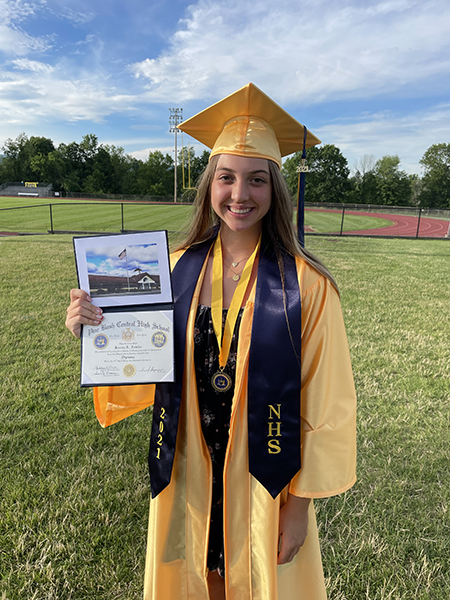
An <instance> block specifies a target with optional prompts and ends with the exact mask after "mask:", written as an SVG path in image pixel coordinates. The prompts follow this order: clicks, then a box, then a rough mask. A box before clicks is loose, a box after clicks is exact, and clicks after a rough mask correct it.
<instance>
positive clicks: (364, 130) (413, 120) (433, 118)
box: [315, 104, 450, 174]
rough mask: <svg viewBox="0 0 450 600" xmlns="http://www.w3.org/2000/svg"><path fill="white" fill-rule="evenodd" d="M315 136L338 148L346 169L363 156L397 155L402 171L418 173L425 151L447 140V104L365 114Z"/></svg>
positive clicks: (449, 108)
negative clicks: (397, 111) (414, 110)
mask: <svg viewBox="0 0 450 600" xmlns="http://www.w3.org/2000/svg"><path fill="white" fill-rule="evenodd" d="M315 133H317V135H318V136H319V137H320V138H321V139H322V140H324V141H325V143H330V144H335V145H336V146H338V147H339V149H340V150H341V152H342V154H343V155H344V156H345V157H346V158H347V160H348V162H349V166H350V167H353V166H354V164H355V162H356V161H357V160H359V159H360V158H361V157H362V156H364V155H367V154H373V155H374V157H375V158H376V159H378V158H381V157H382V156H385V155H386V154H390V155H394V154H397V155H398V156H399V157H400V160H401V168H402V169H404V170H405V171H407V172H408V173H417V174H420V172H421V166H420V164H419V160H420V159H421V158H422V156H423V154H424V152H425V150H427V148H429V147H430V146H431V145H432V144H438V143H440V142H446V143H448V140H449V139H450V104H441V105H438V106H435V107H433V108H430V109H427V110H424V111H418V112H415V113H410V114H406V115H402V116H400V115H396V114H393V113H389V112H388V113H379V114H373V115H365V116H364V117H361V118H358V119H355V120H353V119H352V120H351V121H350V120H348V121H347V122H345V121H341V122H335V123H331V124H330V125H326V126H324V127H321V128H319V129H318V130H317V131H315Z"/></svg>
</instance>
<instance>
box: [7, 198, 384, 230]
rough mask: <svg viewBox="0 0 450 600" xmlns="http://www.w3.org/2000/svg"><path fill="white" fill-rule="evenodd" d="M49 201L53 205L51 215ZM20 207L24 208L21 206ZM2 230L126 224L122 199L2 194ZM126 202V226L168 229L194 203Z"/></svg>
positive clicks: (348, 226) (355, 220)
mask: <svg viewBox="0 0 450 600" xmlns="http://www.w3.org/2000/svg"><path fill="white" fill-rule="evenodd" d="M49 203H51V204H52V209H51V216H50V208H49V206H48V205H49ZM17 207H22V208H20V209H18V208H17ZM24 207H27V208H24ZM1 208H5V209H12V208H14V210H0V231H4V232H11V233H13V232H22V233H46V232H47V231H49V230H50V229H51V223H53V230H56V231H71V232H73V231H88V232H118V231H120V229H121V227H122V213H121V210H122V209H121V203H120V202H94V201H92V202H86V201H76V200H75V201H74V200H72V199H68V200H64V199H61V200H59V199H55V201H54V202H53V201H50V200H47V199H42V200H39V199H38V200H36V199H30V198H20V199H18V198H8V197H6V198H2V197H0V209H1ZM174 208H175V207H174V206H170V205H169V206H167V205H162V206H158V205H154V204H142V203H124V208H123V210H124V229H128V230H136V229H141V230H142V229H168V230H169V231H177V230H179V228H180V227H182V226H183V224H184V223H185V222H186V220H187V219H188V217H189V215H190V212H191V207H190V206H177V207H176V208H175V210H174ZM305 224H306V225H309V226H310V227H312V228H313V230H314V231H316V232H318V233H334V232H339V231H340V229H341V214H339V213H330V212H320V211H306V213H305ZM387 225H389V221H386V220H384V219H377V218H376V217H365V216H359V215H346V216H345V221H344V229H343V230H344V231H355V230H358V229H361V230H363V229H373V228H376V227H386V226H387Z"/></svg>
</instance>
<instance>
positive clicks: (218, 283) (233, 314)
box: [211, 233, 261, 371]
mask: <svg viewBox="0 0 450 600" xmlns="http://www.w3.org/2000/svg"><path fill="white" fill-rule="evenodd" d="M260 245H261V237H260V239H259V240H258V243H257V244H256V247H255V249H254V250H253V253H252V255H251V256H250V258H249V259H248V260H247V262H246V263H245V267H244V270H243V271H242V275H241V278H240V279H239V283H238V284H237V286H236V289H235V290H234V293H233V297H232V298H231V303H230V307H229V309H228V312H227V318H226V320H225V327H224V330H223V335H222V312H223V265H222V243H221V240H220V233H219V235H218V236H217V239H216V241H215V243H214V249H213V279H212V288H211V317H212V322H213V327H214V333H215V334H216V338H217V345H218V347H219V370H220V371H223V370H224V368H225V366H226V364H227V361H228V355H229V354H230V348H231V340H232V338H233V332H234V327H235V325H236V319H237V317H238V314H239V309H240V308H241V305H242V301H243V299H244V295H245V292H246V290H247V287H248V284H249V282H250V277H251V274H252V270H253V265H254V264H255V259H256V255H257V253H258V250H259V248H260Z"/></svg>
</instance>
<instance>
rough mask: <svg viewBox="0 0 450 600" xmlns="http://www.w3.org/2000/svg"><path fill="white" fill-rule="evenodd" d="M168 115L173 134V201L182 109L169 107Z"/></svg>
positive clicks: (175, 189)
mask: <svg viewBox="0 0 450 600" xmlns="http://www.w3.org/2000/svg"><path fill="white" fill-rule="evenodd" d="M169 111H170V116H169V125H170V129H169V131H170V133H174V134H175V170H174V190H173V199H174V202H176V201H177V167H178V152H177V133H178V125H179V124H180V123H181V122H182V120H183V109H182V108H169Z"/></svg>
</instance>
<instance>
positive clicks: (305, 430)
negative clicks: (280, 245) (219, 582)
mask: <svg viewBox="0 0 450 600" xmlns="http://www.w3.org/2000/svg"><path fill="white" fill-rule="evenodd" d="M180 255H181V253H177V254H175V255H174V256H172V268H173V266H174V264H175V263H176V261H177V260H178V258H179V256H180ZM296 265H297V272H298V278H299V285H300V293H301V300H302V356H301V359H302V363H301V364H302V376H301V386H302V391H301V395H302V402H301V461H302V462H301V464H302V466H301V469H300V471H299V472H298V473H297V475H296V476H295V477H294V478H293V479H292V480H291V482H290V484H289V485H288V486H286V488H285V489H284V490H283V492H282V493H281V494H279V495H278V496H277V497H276V498H275V499H273V498H272V497H271V495H270V494H269V493H268V492H267V490H266V489H265V488H264V487H263V486H262V485H261V484H260V483H259V482H258V481H257V480H256V479H255V478H254V477H253V476H252V475H250V474H249V470H248V435H247V379H248V359H249V348H250V338H251V328H252V317H253V309H254V298H255V289H253V290H252V293H251V294H250V297H249V300H248V301H247V303H246V305H245V308H244V311H243V316H242V321H241V326H240V330H239V342H238V351H237V364H236V382H235V393H234V398H233V405H232V414H231V422H230V432H229V442H228V447H227V452H226V457H225V466H224V474H223V477H224V497H223V505H224V548H225V567H226V595H227V600H325V599H326V591H325V584H324V577H323V569H322V562H321V555H320V546H319V539H318V532H317V525H316V519H315V513H314V506H313V502H311V503H310V505H309V526H308V535H307V537H306V540H305V543H304V545H303V546H302V548H301V549H300V551H299V553H298V554H297V555H296V557H295V558H294V559H293V560H292V562H290V563H288V564H286V565H280V566H277V552H278V524H279V511H280V507H281V506H282V505H283V503H284V502H285V501H286V498H287V494H288V493H291V494H294V495H296V496H301V497H305V498H312V499H313V498H324V497H328V496H333V495H335V494H339V493H341V492H344V491H345V490H347V489H349V488H350V487H351V486H352V485H353V484H354V482H355V480H356V475H355V469H356V441H355V440H356V396H355V390H354V384H353V376H352V369H351V364H350V357H349V351H348V345H347V338H346V333H345V328H344V323H343V318H342V311H341V307H340V302H339V296H338V294H337V292H336V290H335V288H334V287H333V285H332V284H331V283H330V282H329V280H328V279H327V278H326V277H324V276H323V275H321V274H320V273H318V272H317V271H316V270H315V269H314V268H313V267H311V266H310V265H309V263H307V262H306V261H304V260H303V259H301V258H298V259H297V260H296ZM205 267H206V262H205V265H204V267H203V270H202V273H201V276H200V278H199V281H198V284H197V286H196V289H195V292H194V296H193V298H192V303H191V310H190V314H189V318H188V324H187V332H186V354H185V365H184V379H183V393H182V401H181V408H180V418H179V426H178V436H177V444H176V450H175V460H174V466H173V471H172V477H171V481H170V484H169V485H168V486H167V487H166V488H165V489H164V490H163V491H162V492H161V493H160V494H159V495H158V496H157V497H156V498H154V499H152V500H151V502H150V517H149V527H148V544H147V558H146V569H145V587H144V600H160V599H161V598H164V600H208V598H209V596H208V588H207V583H206V577H207V567H206V560H207V550H208V534H209V516H210V505H211V489H212V467H211V459H210V455H209V452H208V448H207V447H206V444H205V441H204V438H203V434H202V430H201V424H200V415H199V406H198V398H197V389H196V377H195V369H194V342H193V337H194V334H193V330H194V322H195V317H196V312H197V306H198V298H199V294H200V289H201V284H202V281H203V276H204V272H205ZM276 343H277V341H276V340H273V351H274V352H277V347H276ZM268 364H269V365H270V360H269V362H268ZM153 396H154V386H142V385H137V386H125V387H111V388H108V387H106V388H95V389H94V404H95V410H96V414H97V417H98V419H99V421H100V424H101V425H102V426H104V427H106V426H108V425H110V424H112V423H115V422H117V421H119V420H121V419H124V418H126V417H128V416H129V415H131V414H133V413H135V412H137V411H139V410H142V409H143V408H145V407H147V406H149V405H151V404H152V402H153ZM276 397H277V394H276V390H274V402H276Z"/></svg>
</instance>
